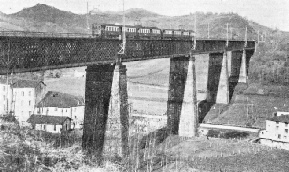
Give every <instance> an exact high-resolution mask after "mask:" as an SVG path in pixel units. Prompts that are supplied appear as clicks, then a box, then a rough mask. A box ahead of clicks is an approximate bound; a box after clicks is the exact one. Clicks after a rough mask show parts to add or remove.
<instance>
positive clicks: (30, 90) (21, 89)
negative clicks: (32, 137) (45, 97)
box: [11, 80, 46, 126]
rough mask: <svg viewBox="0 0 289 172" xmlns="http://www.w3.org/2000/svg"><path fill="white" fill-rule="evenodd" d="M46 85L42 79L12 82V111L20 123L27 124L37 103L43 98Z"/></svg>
mask: <svg viewBox="0 0 289 172" xmlns="http://www.w3.org/2000/svg"><path fill="white" fill-rule="evenodd" d="M45 87H46V85H45V84H44V82H42V81H35V80H17V81H15V82H13V83H12V84H11V89H12V103H11V111H12V113H13V115H14V116H15V117H16V119H17V120H18V122H19V124H20V125H21V126H22V125H26V124H27V123H26V121H27V119H28V118H29V117H30V116H31V115H32V114H33V112H34V108H35V104H36V103H37V102H38V101H39V100H40V99H41V97H42V94H43V92H44V91H45Z"/></svg>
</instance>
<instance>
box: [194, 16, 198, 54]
mask: <svg viewBox="0 0 289 172" xmlns="http://www.w3.org/2000/svg"><path fill="white" fill-rule="evenodd" d="M194 25H195V34H194V35H195V36H194V46H193V49H194V50H195V49H196V46H197V40H196V39H197V12H195V24H194Z"/></svg>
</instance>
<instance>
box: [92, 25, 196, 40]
mask: <svg viewBox="0 0 289 172" xmlns="http://www.w3.org/2000/svg"><path fill="white" fill-rule="evenodd" d="M123 29H125V32H126V38H127V39H156V40H157V39H163V40H184V39H185V40H192V39H193V38H194V34H195V33H194V31H192V30H184V29H159V28H157V27H143V26H141V25H136V26H131V25H126V26H125V27H123V26H122V25H115V24H102V25H99V24H93V25H92V36H93V37H95V38H102V39H122V30H123Z"/></svg>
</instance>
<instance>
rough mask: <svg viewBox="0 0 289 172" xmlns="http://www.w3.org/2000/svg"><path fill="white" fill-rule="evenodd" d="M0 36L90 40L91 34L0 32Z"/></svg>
mask: <svg viewBox="0 0 289 172" xmlns="http://www.w3.org/2000/svg"><path fill="white" fill-rule="evenodd" d="M0 36H17V37H60V38H92V35H91V34H83V33H52V32H27V31H0Z"/></svg>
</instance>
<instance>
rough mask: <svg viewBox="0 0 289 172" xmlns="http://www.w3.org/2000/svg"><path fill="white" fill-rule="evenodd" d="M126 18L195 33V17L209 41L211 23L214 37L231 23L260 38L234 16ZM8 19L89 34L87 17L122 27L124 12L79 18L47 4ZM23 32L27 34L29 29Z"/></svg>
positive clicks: (134, 13)
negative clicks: (246, 28) (189, 30)
mask: <svg viewBox="0 0 289 172" xmlns="http://www.w3.org/2000/svg"><path fill="white" fill-rule="evenodd" d="M125 15H126V22H127V24H141V25H144V26H156V27H159V28H175V29H179V28H183V29H193V28H194V26H193V23H194V15H197V21H198V22H197V30H198V36H199V37H207V25H208V23H210V36H211V37H219V38H225V36H226V24H227V23H230V28H232V29H231V30H232V36H233V37H235V38H237V39H243V38H244V33H245V26H248V33H249V38H251V39H253V38H256V33H257V32H256V30H255V29H254V28H253V27H252V26H251V24H250V23H249V21H247V20H246V19H244V18H243V17H241V16H239V15H237V14H234V13H229V14H217V13H215V14H213V13H202V12H197V13H194V14H190V15H185V16H176V17H170V16H163V15H159V14H156V13H153V12H150V11H147V10H144V9H140V8H133V9H128V10H126V11H125ZM7 17H10V19H13V20H12V22H11V23H12V24H13V25H19V26H22V25H23V24H22V23H21V22H20V21H21V20H25V21H26V22H28V23H29V24H28V25H29V27H31V30H32V31H34V30H35V29H37V30H39V31H47V32H78V33H89V32H90V31H88V30H87V23H86V18H87V17H88V21H89V25H91V24H92V23H122V12H102V11H99V10H97V11H91V12H90V13H89V15H78V14H74V13H72V12H69V11H61V10H59V9H57V8H54V7H52V6H48V5H45V4H37V5H35V6H33V7H30V8H25V9H23V10H22V11H19V12H17V13H14V14H10V15H7ZM5 22H8V21H5ZM251 23H252V22H251ZM4 27H5V26H4ZM23 27H24V25H23ZM34 28H35V29H34ZM7 29H9V28H7ZM12 29H13V28H12ZM15 30H16V29H15ZM20 30H27V27H25V29H24V28H23V29H20ZM28 30H29V29H28Z"/></svg>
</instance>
